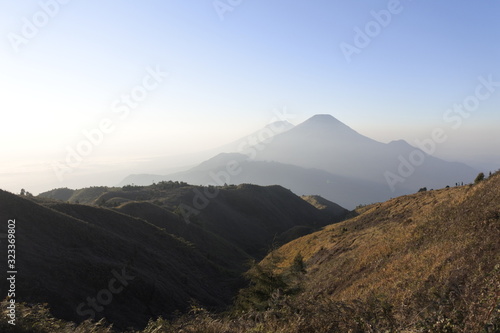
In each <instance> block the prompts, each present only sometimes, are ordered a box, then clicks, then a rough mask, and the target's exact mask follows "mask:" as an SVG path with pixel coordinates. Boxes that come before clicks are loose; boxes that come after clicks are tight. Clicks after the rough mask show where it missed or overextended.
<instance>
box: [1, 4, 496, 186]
mask: <svg viewBox="0 0 500 333" xmlns="http://www.w3.org/2000/svg"><path fill="white" fill-rule="evenodd" d="M66 1H67V0H66ZM221 2H223V3H228V1H227V0H221ZM45 3H48V4H50V3H52V4H53V3H58V2H57V1H56V0H42V1H27V0H24V1H7V0H0V22H1V23H0V36H2V38H1V39H0V40H1V42H0V96H1V98H0V110H2V115H3V121H1V122H0V124H1V125H0V129H1V132H0V140H1V142H2V143H1V146H0V154H2V158H3V159H4V161H3V163H2V166H1V167H0V182H2V183H4V184H7V185H4V186H3V188H6V189H9V190H16V191H17V188H18V187H22V186H25V187H29V185H24V183H23V182H25V183H27V184H30V183H33V182H34V181H35V180H36V181H37V182H38V183H39V184H38V185H37V186H36V189H37V190H43V189H44V186H45V185H44V184H50V185H47V186H46V187H49V188H52V187H55V185H53V184H56V185H57V184H60V185H62V186H67V185H69V186H72V185H73V184H77V182H76V180H75V179H76V178H78V179H83V178H85V177H88V179H92V178H91V177H90V176H89V175H91V174H92V173H93V172H101V171H103V170H105V171H106V172H110V173H113V170H114V169H113V165H115V163H116V164H119V165H120V167H121V168H122V169H123V166H124V165H125V166H126V165H127V163H128V161H129V160H136V159H142V158H147V157H149V156H159V155H174V154H177V153H179V152H192V151H193V152H194V151H197V150H202V149H206V148H211V147H215V146H218V145H221V144H224V143H226V142H229V141H232V140H234V139H236V138H238V137H241V136H243V135H245V134H247V133H250V132H253V131H254V130H256V129H258V128H260V127H262V126H264V125H265V124H266V123H268V122H269V121H270V120H271V119H272V118H273V116H274V114H273V110H274V109H276V108H281V107H286V108H287V109H288V112H290V113H293V114H294V115H296V117H295V118H294V119H291V120H290V121H291V122H292V123H295V124H296V123H298V122H300V121H302V120H305V119H307V118H308V117H310V116H312V115H314V114H317V113H330V114H332V115H333V116H335V117H337V118H338V119H339V120H341V121H343V122H345V123H346V124H347V125H349V126H351V127H352V128H354V129H356V130H358V131H359V132H361V133H363V134H365V135H368V136H371V137H373V138H374V139H377V140H380V141H384V142H387V141H390V140H395V139H400V138H402V139H405V140H407V141H408V142H410V143H412V141H414V140H415V139H416V138H421V139H423V138H426V137H428V136H429V133H430V132H431V131H432V129H433V128H435V127H443V128H445V129H446V130H447V131H448V133H449V136H450V139H449V140H448V141H447V142H446V143H444V144H443V145H442V148H441V149H440V150H438V152H437V154H438V155H439V156H442V157H446V158H448V159H453V160H463V161H465V162H470V161H473V160H477V161H479V159H481V160H480V161H479V162H478V164H480V163H482V164H481V165H486V164H488V166H490V165H494V164H495V163H498V164H499V165H500V158H498V155H499V154H498V149H497V148H498V146H499V144H500V134H499V132H500V131H498V127H499V126H498V125H499V121H500V113H499V112H498V106H499V105H500V87H499V88H498V91H496V92H494V93H492V94H491V97H489V98H488V99H486V100H485V101H482V102H481V104H480V105H479V107H478V108H477V110H475V111H474V112H473V114H472V116H471V117H469V118H467V119H465V120H464V122H463V125H462V126H461V127H460V128H459V129H457V130H451V127H450V126H449V124H447V123H446V122H445V121H444V120H443V114H444V113H445V112H446V110H447V109H448V108H450V107H452V106H453V104H454V103H461V102H462V101H463V100H464V99H465V98H466V97H467V96H469V95H473V94H474V92H475V88H476V86H477V85H478V84H479V81H478V77H479V76H483V77H485V78H487V77H488V76H489V75H492V77H493V79H494V80H497V81H500V67H499V66H498V65H499V59H500V43H499V41H500V21H499V20H498V18H499V17H500V3H499V2H497V1H481V2H472V1H466V0H459V1H440V2H436V1H428V0H427V1H426V0H420V1H417V0H413V1H410V0H405V1H401V2H400V4H399V6H398V8H399V13H397V14H392V15H391V22H390V23H389V24H388V25H387V26H386V27H382V28H381V30H380V33H378V34H376V35H375V36H374V37H373V38H372V40H371V42H370V44H369V45H368V46H367V47H365V48H362V49H360V53H359V54H354V55H353V56H352V59H351V60H352V61H351V62H348V61H346V58H345V57H344V54H343V53H342V51H341V48H340V44H341V43H343V42H345V43H349V44H354V35H355V32H354V28H356V27H359V28H361V29H364V28H365V26H366V25H367V24H368V23H369V22H370V21H373V20H374V18H373V16H372V14H371V11H376V12H379V11H380V10H385V9H387V8H388V4H389V3H391V1H369V2H368V1H351V0H343V1H332V0H328V1H327V0H317V1H305V0H300V1H298V0H293V1H290V0H275V1H264V0H252V1H250V0H242V1H241V2H240V4H239V5H237V6H235V7H234V8H233V10H232V11H228V12H226V13H225V15H224V20H221V19H220V18H219V15H218V13H217V12H216V10H215V9H214V7H213V2H212V1H211V0H203V1H185V0H171V1H165V0H163V1H160V0H157V1H153V0H141V1H138V0H137V1H131V0H130V1H105V2H104V1H97V0H83V1H82V0H72V1H69V2H68V3H67V4H60V5H58V6H59V10H58V12H57V13H55V14H54V15H53V17H50V18H49V20H48V23H47V24H46V25H45V24H43V26H42V27H40V28H39V31H38V33H37V34H36V36H34V37H30V38H26V40H25V41H27V42H26V43H25V44H19V45H18V46H19V47H18V49H19V50H18V52H16V51H15V49H14V48H13V46H12V42H11V41H10V40H9V38H10V39H12V36H13V35H12V34H16V35H18V36H23V33H22V31H23V26H24V25H25V21H23V18H26V19H27V20H28V21H30V22H32V21H33V16H34V15H35V16H36V15H37V14H38V18H39V19H43V15H42V16H40V15H41V14H39V13H40V11H41V10H42V5H41V4H45ZM232 3H237V1H232ZM51 8H53V7H51ZM42 23H43V22H42ZM156 66H159V67H160V68H161V69H162V70H164V71H167V72H169V77H168V79H166V80H165V81H164V82H163V83H162V84H160V85H159V86H158V87H157V88H156V89H154V90H152V91H151V92H149V93H148V96H147V98H145V100H144V101H142V102H140V103H139V106H138V107H137V108H136V109H134V110H132V112H131V113H130V116H129V117H127V118H126V119H125V120H121V119H120V118H118V117H116V114H114V113H113V111H112V106H111V105H112V103H113V101H115V100H117V99H119V98H120V96H121V95H122V94H125V93H129V92H130V91H131V89H132V88H134V87H135V86H136V85H138V84H141V82H142V80H143V78H144V76H145V75H146V74H147V71H146V68H148V67H152V68H155V67H156ZM103 118H111V119H112V120H113V122H114V125H115V130H114V131H113V132H112V133H111V134H109V135H106V136H105V138H104V140H103V142H102V144H100V145H99V146H96V147H94V149H93V152H92V153H91V154H89V156H87V157H85V159H84V161H83V162H82V163H81V165H79V167H78V168H76V169H78V170H74V172H73V173H72V174H71V175H68V178H69V180H68V181H67V182H66V181H65V182H57V179H56V178H55V177H54V174H53V172H51V171H50V163H51V162H53V161H55V160H64V158H65V156H66V150H65V149H66V147H67V146H76V145H77V144H78V143H79V142H80V141H81V140H82V139H83V138H84V137H83V136H82V133H81V132H82V130H85V129H87V130H89V129H92V128H95V127H97V126H98V124H99V122H100V121H101V120H102V119H103ZM459 153H460V154H459ZM479 155H480V156H481V157H479ZM111 161H112V162H111ZM103 164H105V165H107V166H106V167H105V168H101V167H102V165H103ZM499 167H500V166H499ZM139 171H140V170H133V172H139ZM123 172H124V173H126V171H123ZM113 174H114V175H115V177H116V179H115V178H113V177H111V178H109V177H107V178H106V180H107V181H108V182H111V183H113V182H115V181H116V182H118V181H119V180H120V179H119V178H120V177H121V174H120V173H113ZM30 175H31V177H33V179H31V178H30ZM35 175H36V176H35ZM84 176H85V177H84ZM25 179H26V180H27V181H26V180H25ZM71 180H72V181H73V182H71ZM2 185H3V184H0V186H2ZM96 185H97V184H96ZM110 185H112V184H110ZM37 190H33V191H34V192H37Z"/></svg>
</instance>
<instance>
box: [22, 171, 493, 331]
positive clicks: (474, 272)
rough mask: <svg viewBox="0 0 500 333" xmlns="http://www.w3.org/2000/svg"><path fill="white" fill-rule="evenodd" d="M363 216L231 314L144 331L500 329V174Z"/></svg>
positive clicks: (272, 257) (259, 280) (285, 250)
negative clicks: (474, 183)
mask: <svg viewBox="0 0 500 333" xmlns="http://www.w3.org/2000/svg"><path fill="white" fill-rule="evenodd" d="M308 199H309V200H316V205H320V203H319V202H320V200H318V198H308ZM325 206H326V205H325ZM357 213H359V214H360V215H358V216H356V217H354V218H351V219H349V220H347V221H344V222H340V223H337V224H333V225H330V226H327V227H325V228H324V229H322V230H320V231H317V232H315V233H312V234H309V235H306V236H304V237H301V238H299V239H296V240H294V241H291V242H289V243H287V244H285V245H283V246H282V247H280V248H278V249H276V250H274V251H273V252H271V253H270V254H269V255H268V256H267V257H266V258H265V259H264V260H262V261H261V262H260V263H259V264H254V265H253V266H252V267H251V268H250V270H249V271H247V272H246V273H245V277H246V278H247V279H248V287H246V288H244V289H242V290H240V292H239V294H238V297H237V298H236V302H235V304H234V308H233V311H232V312H231V313H229V314H216V313H210V312H208V311H207V310H205V309H203V308H201V307H194V308H193V309H192V311H191V312H190V313H189V314H186V315H184V316H180V317H178V318H176V319H174V320H171V321H169V320H163V319H158V320H157V321H155V322H150V324H149V325H148V327H147V328H146V329H145V330H143V331H142V332H145V333H146V332H165V333H173V332H180V331H185V332H193V333H194V332H199V333H201V332H204V333H205V332H209V333H216V332H228V333H232V332H234V333H237V332H238V333H240V332H287V333H288V332H289V333H299V332H300V333H303V332H306V333H313V332H325V333H326V332H360V333H361V332H406V333H417V332H429V333H430V332H439V333H445V332H446V333H455V332H456V333H469V332H474V333H475V332H478V333H479V332H484V333H496V332H499V331H500V242H499V241H498V240H499V239H500V174H495V175H493V176H491V177H490V178H489V179H486V180H483V181H479V182H478V183H477V184H476V185H467V186H462V187H455V188H447V189H441V190H435V191H423V192H419V193H416V194H413V195H408V196H404V197H398V198H395V199H392V200H389V201H387V202H384V203H378V204H373V205H370V206H366V207H362V208H360V209H359V210H358V211H357ZM31 311H32V314H31V317H29V316H28V317H29V318H34V317H36V316H40V317H41V318H45V319H44V320H47V319H46V318H47V315H46V314H43V309H34V310H31ZM63 324H64V323H62V324H61V325H63ZM60 331H61V332H63V331H64V330H63V329H62V330H60Z"/></svg>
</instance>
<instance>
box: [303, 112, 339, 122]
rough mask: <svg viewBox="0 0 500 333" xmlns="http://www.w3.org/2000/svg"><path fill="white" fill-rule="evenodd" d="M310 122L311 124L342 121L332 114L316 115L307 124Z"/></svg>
mask: <svg viewBox="0 0 500 333" xmlns="http://www.w3.org/2000/svg"><path fill="white" fill-rule="evenodd" d="M309 121H310V122H321V123H325V122H330V123H332V122H335V123H341V121H339V120H338V119H337V118H335V117H334V116H332V115H331V114H316V115H314V116H312V117H311V118H309V119H308V120H306V122H309Z"/></svg>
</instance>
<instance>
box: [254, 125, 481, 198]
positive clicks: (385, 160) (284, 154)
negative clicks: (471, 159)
mask: <svg viewBox="0 0 500 333" xmlns="http://www.w3.org/2000/svg"><path fill="white" fill-rule="evenodd" d="M416 149H417V148H415V147H413V146H411V145H409V144H408V143H406V142H405V141H403V140H399V141H393V142H391V143H389V144H384V143H381V142H378V141H375V140H372V139H370V138H368V137H366V136H363V135H361V134H359V133H357V132H356V131H354V130H353V129H351V128H350V127H348V126H347V125H345V124H343V123H342V122H340V121H339V120H337V119H335V118H334V117H333V116H331V115H316V116H313V117H312V118H310V119H308V120H307V121H305V122H303V123H302V124H300V125H297V126H296V127H295V128H293V129H291V130H290V131H288V132H286V133H283V134H280V135H278V136H276V137H275V138H274V140H273V141H272V142H270V143H269V144H268V145H266V147H265V149H263V150H262V151H261V152H260V153H259V154H258V156H257V159H259V160H266V161H276V162H281V163H287V164H293V165H297V166H301V167H306V168H316V169H322V170H325V171H328V172H331V173H333V174H336V175H339V176H346V177H353V178H355V179H365V180H370V181H373V182H377V183H380V184H385V185H386V186H388V185H387V181H386V178H385V177H384V174H385V173H386V172H387V171H389V172H392V173H393V174H395V175H399V172H398V167H399V165H400V164H401V161H400V159H399V158H400V156H401V157H402V158H404V159H406V160H409V156H410V154H411V153H412V152H414V151H415V150H416ZM476 174H477V171H476V170H474V169H473V168H470V167H468V166H467V165H465V164H461V163H451V162H447V161H444V160H441V159H438V158H435V157H432V156H429V155H425V160H424V162H423V164H422V165H420V166H415V172H414V173H413V174H412V175H411V176H409V177H404V179H405V181H404V182H403V183H399V184H397V185H396V189H401V190H402V191H415V190H418V188H420V187H423V186H427V187H429V188H431V187H434V188H442V187H445V186H446V185H454V184H455V183H456V182H470V181H472V180H473V179H474V176H475V175H476Z"/></svg>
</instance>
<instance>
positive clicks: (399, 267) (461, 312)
mask: <svg viewBox="0 0 500 333" xmlns="http://www.w3.org/2000/svg"><path fill="white" fill-rule="evenodd" d="M199 193H206V194H214V193H216V195H212V196H211V198H210V202H209V203H208V204H207V205H205V206H204V207H203V209H201V207H199V208H200V209H198V210H197V213H196V214H192V215H191V216H189V219H188V220H186V216H185V214H184V213H183V208H182V207H184V206H183V205H186V206H189V205H191V206H192V205H194V204H193V202H196V200H197V199H196V197H197V196H198V197H199ZM0 203H1V204H0V205H1V210H0V218H1V219H2V220H8V219H15V222H16V244H18V250H17V265H18V267H19V271H20V272H22V274H19V275H18V279H17V281H16V301H17V324H16V326H12V325H9V324H8V322H7V321H8V317H7V316H6V315H7V313H6V311H7V310H6V309H7V302H8V299H7V298H6V299H4V301H3V303H4V304H3V305H2V308H3V309H4V310H3V311H4V312H5V313H4V315H3V316H2V319H1V320H0V330H1V331H2V332H214V333H215V332H291V333H293V332H297V333H298V332H464V333H465V332H498V331H499V330H500V303H499V301H500V242H499V239H500V174H498V173H496V174H493V175H491V176H489V177H487V178H486V179H477V180H476V182H475V183H474V184H470V185H465V186H458V187H447V188H442V189H436V190H429V191H424V190H422V191H419V192H418V193H414V194H409V195H405V196H400V197H396V198H393V199H390V200H388V201H385V202H381V203H375V204H370V205H365V206H359V207H357V208H356V209H354V210H347V209H344V208H342V207H341V206H339V205H337V204H335V203H333V202H331V201H329V200H326V199H324V198H322V197H319V196H303V197H299V196H297V195H296V194H294V193H292V192H291V191H290V190H288V189H286V188H283V187H281V186H258V185H250V184H242V185H226V186H217V187H213V186H212V187H202V186H195V185H189V184H187V183H184V182H178V181H164V182H158V183H155V184H152V185H148V186H139V185H134V186H132V185H129V186H123V187H92V188H85V189H80V190H71V189H55V190H52V191H49V192H45V193H42V194H40V195H39V196H37V197H33V196H27V195H15V194H12V193H9V192H6V191H1V192H0ZM6 231H7V230H1V232H6ZM2 243H3V240H2ZM3 265H5V263H2V269H4V270H5V267H4V266H3ZM0 286H1V289H2V294H4V293H5V291H6V290H7V289H8V288H9V286H8V281H6V280H4V281H2V283H1V284H0Z"/></svg>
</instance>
